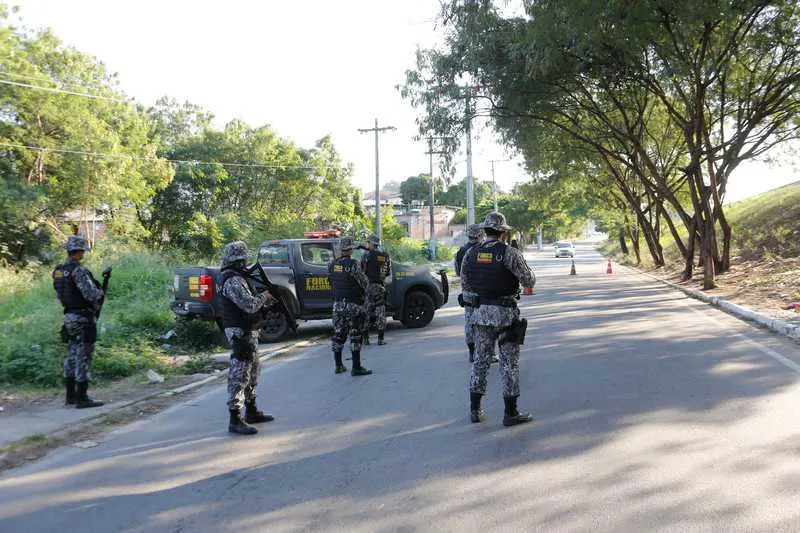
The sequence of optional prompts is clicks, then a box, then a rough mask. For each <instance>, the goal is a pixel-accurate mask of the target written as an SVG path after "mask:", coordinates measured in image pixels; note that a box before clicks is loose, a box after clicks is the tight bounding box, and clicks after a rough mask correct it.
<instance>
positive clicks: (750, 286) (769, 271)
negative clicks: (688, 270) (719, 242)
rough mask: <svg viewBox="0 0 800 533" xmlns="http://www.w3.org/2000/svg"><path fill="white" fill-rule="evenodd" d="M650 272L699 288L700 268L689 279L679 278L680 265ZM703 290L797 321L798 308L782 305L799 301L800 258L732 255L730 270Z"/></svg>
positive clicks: (788, 320) (749, 307) (742, 304)
mask: <svg viewBox="0 0 800 533" xmlns="http://www.w3.org/2000/svg"><path fill="white" fill-rule="evenodd" d="M649 273H650V274H653V275H655V276H657V277H659V278H661V279H666V280H668V281H671V282H673V283H679V284H680V285H683V286H686V287H691V288H694V289H698V290H699V289H701V288H702V282H703V278H702V272H699V273H696V274H695V276H694V278H693V279H692V280H690V281H681V270H679V269H669V268H661V269H657V270H650V271H649ZM704 293H705V294H708V295H709V296H717V297H719V298H722V299H723V300H727V301H729V302H733V303H735V304H738V305H741V306H743V307H747V308H748V309H752V310H753V311H757V312H759V313H762V314H764V315H766V316H769V317H772V318H779V319H781V320H785V321H787V322H789V323H793V324H794V323H796V324H800V310H798V309H794V310H786V309H783V308H784V307H786V306H787V305H788V304H791V303H793V302H797V303H800V258H798V257H794V258H789V259H784V258H775V259H769V260H761V261H744V260H739V259H734V260H733V261H732V263H731V269H730V271H729V272H726V273H725V274H721V275H719V276H718V277H717V288H715V289H711V290H708V291H704Z"/></svg>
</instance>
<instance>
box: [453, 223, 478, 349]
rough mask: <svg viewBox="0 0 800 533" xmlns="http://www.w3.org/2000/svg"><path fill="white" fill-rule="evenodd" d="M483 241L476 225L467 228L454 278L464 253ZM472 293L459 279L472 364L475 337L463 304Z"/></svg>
mask: <svg viewBox="0 0 800 533" xmlns="http://www.w3.org/2000/svg"><path fill="white" fill-rule="evenodd" d="M482 239H483V231H482V230H481V228H480V226H479V225H478V224H470V225H469V226H467V242H466V244H464V246H462V247H461V248H459V249H458V252H456V259H455V269H456V276H459V277H460V276H461V263H462V262H463V261H464V256H465V255H466V253H467V252H468V251H469V250H470V249H471V248H472V247H473V246H475V245H476V244H480V242H481V240H482ZM472 295H473V292H472V291H470V289H469V288H468V287H466V286H464V278H463V277H462V278H461V297H460V298H459V303H460V304H462V306H463V307H464V340H466V342H467V349H468V350H469V362H470V363H472V362H474V361H475V337H474V335H473V333H472V324H470V323H469V319H470V317H471V316H472V309H473V308H472V307H471V306H469V305H465V304H463V302H465V301H466V300H469V299H470V298H471V296H472Z"/></svg>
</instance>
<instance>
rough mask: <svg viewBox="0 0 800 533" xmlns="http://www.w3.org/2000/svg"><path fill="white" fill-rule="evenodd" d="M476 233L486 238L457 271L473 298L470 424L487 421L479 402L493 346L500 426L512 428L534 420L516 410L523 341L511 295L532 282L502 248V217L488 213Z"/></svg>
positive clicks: (512, 251)
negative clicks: (499, 383) (501, 407)
mask: <svg viewBox="0 0 800 533" xmlns="http://www.w3.org/2000/svg"><path fill="white" fill-rule="evenodd" d="M481 228H483V230H484V231H485V232H486V240H485V241H483V242H482V243H481V244H480V245H478V246H474V247H472V248H471V249H470V250H469V252H467V254H466V256H465V257H464V264H463V265H462V268H461V276H462V283H464V284H465V285H467V286H468V287H469V288H471V289H472V290H474V291H475V293H476V294H477V301H473V305H475V309H474V311H473V313H472V317H471V318H470V322H471V323H472V325H473V326H474V328H475V346H476V350H475V363H474V364H473V365H472V374H471V376H470V385H469V392H470V420H471V421H472V422H473V423H477V422H482V421H484V420H485V419H486V414H485V413H484V411H483V409H481V398H482V397H483V395H484V394H485V393H486V373H487V372H488V370H489V359H490V357H491V356H492V355H494V345H495V343H497V344H498V345H499V347H500V374H501V376H502V381H503V400H504V402H505V413H504V416H503V425H504V426H515V425H517V424H523V423H525V422H530V421H531V420H533V417H532V416H531V415H530V414H528V413H524V412H520V411H518V410H517V398H518V397H519V346H520V345H521V344H522V343H523V342H524V340H525V328H526V327H527V321H526V320H525V319H520V312H519V309H518V308H517V302H516V295H517V294H518V292H519V286H520V285H522V286H523V287H533V285H534V284H535V283H536V277H535V276H534V274H533V272H532V271H531V269H530V268H529V267H528V264H527V263H526V262H525V258H524V257H523V256H522V253H521V252H520V251H519V250H517V249H516V248H512V247H511V246H508V245H506V244H505V243H504V242H503V237H504V236H505V234H506V233H507V232H508V230H509V229H511V228H510V227H509V226H508V225H506V217H505V216H503V214H502V213H497V212H494V213H489V214H488V215H487V216H486V219H485V220H484V222H483V224H481Z"/></svg>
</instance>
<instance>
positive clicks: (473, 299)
mask: <svg viewBox="0 0 800 533" xmlns="http://www.w3.org/2000/svg"><path fill="white" fill-rule="evenodd" d="M458 305H460V306H461V307H472V308H475V309H477V308H478V307H480V306H482V305H499V306H500V307H509V308H512V309H513V308H516V307H517V301H516V299H515V298H514V297H513V296H503V297H501V298H482V297H480V296H479V295H477V294H464V293H461V294H459V295H458Z"/></svg>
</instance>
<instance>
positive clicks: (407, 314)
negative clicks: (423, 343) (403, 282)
mask: <svg viewBox="0 0 800 533" xmlns="http://www.w3.org/2000/svg"><path fill="white" fill-rule="evenodd" d="M435 310H436V306H435V305H434V303H433V298H431V297H430V296H428V294H427V293H424V292H422V291H412V292H410V293H408V294H407V295H406V301H405V303H404V305H403V314H402V316H401V317H400V321H401V322H402V323H403V325H404V326H405V327H407V328H424V327H425V326H427V325H428V324H430V323H431V320H433V312H434V311H435Z"/></svg>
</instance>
